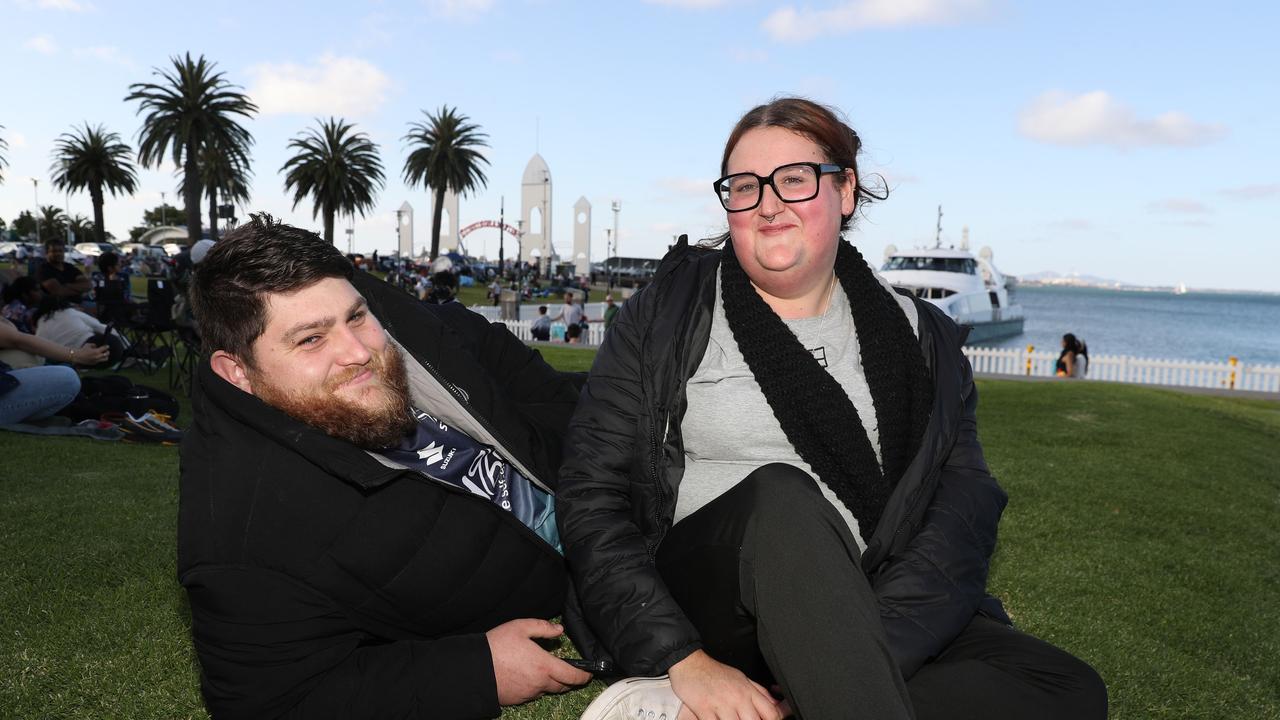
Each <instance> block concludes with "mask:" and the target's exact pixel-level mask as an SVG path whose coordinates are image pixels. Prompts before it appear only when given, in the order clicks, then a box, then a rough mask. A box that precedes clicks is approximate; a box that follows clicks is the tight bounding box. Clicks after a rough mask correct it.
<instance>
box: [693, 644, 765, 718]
mask: <svg viewBox="0 0 1280 720" xmlns="http://www.w3.org/2000/svg"><path fill="white" fill-rule="evenodd" d="M669 674H670V676H671V689H672V690H675V693H676V696H677V697H679V698H680V702H682V703H684V708H683V709H682V710H681V711H680V717H681V718H684V717H685V711H688V712H690V713H692V714H693V716H694V717H696V718H697V720H720V719H721V718H726V719H727V720H733V719H735V718H737V719H739V720H780V719H781V718H782V717H784V716H783V711H784V709H785V708H779V706H778V701H776V700H774V699H773V696H772V695H770V694H769V691H768V690H765V689H764V688H763V687H761V686H760V685H759V684H758V683H756V682H753V681H752V680H751V679H750V678H748V677H747V676H746V675H743V674H742V671H741V670H738V669H737V668H734V667H730V666H728V665H725V664H723V663H719V662H716V661H715V660H714V659H712V657H711V656H710V655H708V654H706V653H705V652H703V651H701V650H697V651H695V652H694V653H693V654H692V655H690V656H689V657H687V658H685V659H684V660H681V661H680V662H678V663H676V664H675V665H672V666H671V670H670V671H669Z"/></svg>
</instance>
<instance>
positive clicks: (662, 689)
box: [582, 675, 684, 720]
mask: <svg viewBox="0 0 1280 720" xmlns="http://www.w3.org/2000/svg"><path fill="white" fill-rule="evenodd" d="M683 705H684V704H683V703H681V702H680V698H678V697H676V692H675V691H674V690H672V689H671V679H670V678H668V677H667V676H666V675H663V676H662V677H651V678H645V677H633V678H627V679H626V680H619V681H618V682H616V683H614V684H612V685H610V686H609V687H608V688H606V689H605V691H604V692H602V693H600V697H597V698H596V699H595V700H594V701H593V702H592V703H591V704H590V705H588V706H587V709H586V710H585V711H584V712H583V713H582V720H676V716H677V715H679V714H680V708H681V707H683Z"/></svg>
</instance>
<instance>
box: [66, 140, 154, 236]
mask: <svg viewBox="0 0 1280 720" xmlns="http://www.w3.org/2000/svg"><path fill="white" fill-rule="evenodd" d="M73 130H74V132H70V133H63V134H62V135H60V136H58V140H57V141H56V143H55V144H54V149H53V167H51V168H49V172H50V174H51V175H52V176H53V186H54V187H56V188H58V189H59V190H75V191H77V192H78V191H81V190H88V191H89V198H90V199H91V200H92V201H93V233H94V238H95V239H96V240H97V242H106V237H107V230H106V226H105V224H104V222H103V219H102V201H103V195H102V191H103V189H104V188H105V189H107V190H110V191H111V196H112V197H115V196H116V195H117V194H121V193H123V194H126V195H132V194H133V193H134V192H136V191H137V189H138V175H137V173H136V172H135V171H134V168H133V159H132V158H133V150H132V149H131V148H130V147H129V146H128V145H126V144H124V143H123V142H120V136H119V135H117V134H116V133H113V132H107V130H106V129H105V128H103V127H102V126H101V125H99V126H98V127H90V126H89V123H85V125H84V127H83V128H73Z"/></svg>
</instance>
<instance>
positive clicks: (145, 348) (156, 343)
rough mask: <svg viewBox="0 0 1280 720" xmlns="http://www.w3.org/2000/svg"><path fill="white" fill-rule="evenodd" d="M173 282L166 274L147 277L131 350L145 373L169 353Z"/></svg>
mask: <svg viewBox="0 0 1280 720" xmlns="http://www.w3.org/2000/svg"><path fill="white" fill-rule="evenodd" d="M172 313H173V284H172V283H170V282H169V280H168V279H166V278H161V277H150V278H147V304H146V306H145V310H144V311H143V316H142V320H141V321H140V322H138V323H136V324H135V325H134V326H133V332H134V338H133V340H134V342H133V347H134V354H135V357H137V358H138V364H139V365H140V366H141V368H142V371H143V372H144V373H146V374H148V375H150V374H151V373H154V372H156V371H157V370H159V369H160V368H161V367H162V366H163V365H164V364H165V362H166V361H167V360H168V359H169V358H171V357H172V356H173V352H174V342H173V337H172V332H173V330H174V324H173V317H172Z"/></svg>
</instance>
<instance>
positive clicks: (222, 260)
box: [190, 213, 353, 367]
mask: <svg viewBox="0 0 1280 720" xmlns="http://www.w3.org/2000/svg"><path fill="white" fill-rule="evenodd" d="M352 272H353V268H352V267H351V262H350V261H349V260H347V258H345V257H343V255H342V253H341V252H339V251H338V249H337V248H336V247H334V246H333V244H332V243H327V242H325V241H324V239H323V238H321V237H320V236H319V235H317V234H315V233H314V232H311V231H309V230H303V229H301V228H296V227H293V226H291V225H285V224H284V223H281V222H279V221H277V220H276V219H275V218H273V217H271V216H270V215H268V214H266V213H255V214H253V215H251V216H250V220H249V222H247V223H245V224H244V225H241V226H240V227H238V228H236V229H235V230H232V231H231V232H229V233H227V234H226V235H224V236H223V237H222V239H221V240H219V241H218V243H217V244H216V245H214V246H213V247H212V248H211V249H210V250H209V253H208V254H207V255H205V257H204V261H203V262H201V263H200V264H199V265H196V266H195V272H194V273H193V275H192V280H191V290H190V295H191V297H190V300H191V309H192V312H193V313H194V314H195V318H196V325H197V327H198V328H199V330H200V339H201V344H202V345H203V346H204V347H205V348H206V349H208V350H209V351H210V352H212V351H215V350H222V351H225V352H227V353H230V354H231V355H234V356H235V357H236V358H238V359H240V360H241V361H242V362H244V363H245V364H246V365H248V366H249V367H255V366H254V361H253V342H254V341H255V340H257V339H258V336H260V335H262V333H263V332H265V331H266V329H267V294H268V293H289V292H294V291H297V290H301V289H303V288H306V287H308V286H310V285H312V284H314V283H316V282H319V281H320V280H323V279H324V278H346V279H348V280H350V279H351V276H352Z"/></svg>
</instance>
